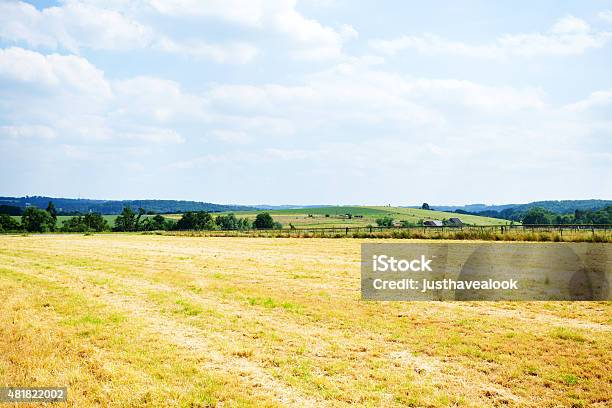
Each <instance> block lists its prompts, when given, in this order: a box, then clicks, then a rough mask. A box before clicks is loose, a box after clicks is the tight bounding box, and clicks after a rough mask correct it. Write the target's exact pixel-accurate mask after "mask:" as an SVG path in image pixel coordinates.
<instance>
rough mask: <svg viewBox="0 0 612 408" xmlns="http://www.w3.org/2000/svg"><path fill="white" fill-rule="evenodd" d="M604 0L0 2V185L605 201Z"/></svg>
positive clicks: (609, 158)
mask: <svg viewBox="0 0 612 408" xmlns="http://www.w3.org/2000/svg"><path fill="white" fill-rule="evenodd" d="M610 72H612V0H611V1H590V2H584V1H538V2H535V3H534V2H527V1H525V2H521V1H518V2H517V1H512V2H511V1H508V2H490V1H453V2H450V1H449V2H416V1H414V2H412V1H411V2H403V1H360V2H354V1H348V0H304V1H297V2H296V1H291V0H211V1H200V0H131V1H128V0H106V1H101V0H82V1H73V0H67V1H59V2H56V1H43V2H29V3H26V2H21V1H12V0H9V1H7V0H0V152H1V157H2V160H1V161H0V171H1V172H2V174H3V176H2V178H1V179H0V195H26V194H28V195H35V194H36V195H52V196H64V197H84V198H109V199H131V198H166V199H190V200H202V201H210V202H220V203H243V204H254V203H271V204H282V203H301V204H312V203H316V204H319V203H325V204H388V203H390V204H394V205H407V204H418V203H421V202H423V201H427V202H431V203H447V204H461V203H474V202H483V203H508V202H513V203H519V202H528V201H533V200H540V199H582V198H605V199H609V198H611V196H610V192H611V191H612V75H610Z"/></svg>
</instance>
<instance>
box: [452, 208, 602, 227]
mask: <svg viewBox="0 0 612 408" xmlns="http://www.w3.org/2000/svg"><path fill="white" fill-rule="evenodd" d="M455 213H457V214H470V215H479V216H482V217H491V218H500V219H504V220H510V221H520V222H522V223H523V224H531V225H535V224H540V225H549V224H559V225H561V224H612V205H609V206H607V207H604V208H601V209H599V210H579V209H577V210H574V212H573V213H569V214H560V213H557V212H554V211H551V210H548V209H546V208H544V207H530V208H528V209H526V210H525V209H520V208H507V209H505V210H502V211H493V210H490V211H479V212H476V213H473V212H468V211H464V210H455Z"/></svg>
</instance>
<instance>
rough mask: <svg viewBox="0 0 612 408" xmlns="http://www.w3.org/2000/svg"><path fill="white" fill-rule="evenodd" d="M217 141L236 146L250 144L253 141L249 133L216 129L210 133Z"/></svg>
mask: <svg viewBox="0 0 612 408" xmlns="http://www.w3.org/2000/svg"><path fill="white" fill-rule="evenodd" d="M210 133H211V134H212V135H213V136H214V137H215V138H216V139H218V140H220V141H222V142H226V143H234V144H248V143H251V142H252V141H253V138H252V137H251V136H249V134H248V133H247V132H244V131H240V130H226V129H215V130H213V131H211V132H210Z"/></svg>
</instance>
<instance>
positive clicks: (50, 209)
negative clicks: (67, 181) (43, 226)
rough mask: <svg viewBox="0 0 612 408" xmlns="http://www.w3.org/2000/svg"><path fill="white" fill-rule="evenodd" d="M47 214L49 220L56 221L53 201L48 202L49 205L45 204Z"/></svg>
mask: <svg viewBox="0 0 612 408" xmlns="http://www.w3.org/2000/svg"><path fill="white" fill-rule="evenodd" d="M47 212H48V213H49V215H51V218H53V219H54V220H55V221H57V210H56V209H55V204H53V201H49V204H47Z"/></svg>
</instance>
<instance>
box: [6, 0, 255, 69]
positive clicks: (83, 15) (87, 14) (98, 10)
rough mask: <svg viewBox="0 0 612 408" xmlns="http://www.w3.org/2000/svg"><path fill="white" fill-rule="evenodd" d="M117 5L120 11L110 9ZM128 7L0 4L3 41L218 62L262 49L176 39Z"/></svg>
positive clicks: (246, 56)
mask: <svg viewBox="0 0 612 408" xmlns="http://www.w3.org/2000/svg"><path fill="white" fill-rule="evenodd" d="M112 6H115V7H118V10H113V9H110V8H109V7H112ZM125 8H128V9H129V7H128V4H127V3H121V2H119V3H117V4H113V3H106V2H96V1H94V2H79V1H72V0H70V1H66V2H65V3H64V4H62V5H61V6H58V7H47V8H44V9H42V10H41V11H39V10H37V9H36V8H35V7H34V6H32V5H30V4H27V3H24V2H21V1H8V2H5V3H0V39H4V40H7V41H11V42H13V43H23V44H27V45H28V46H30V47H36V48H47V49H54V50H55V49H65V50H68V51H70V52H72V53H79V51H80V50H81V49H84V48H88V49H94V50H111V51H117V50H122V51H125V50H132V49H143V48H151V49H157V50H159V51H163V52H169V53H176V54H183V55H191V56H197V57H204V58H209V59H211V60H213V61H215V62H218V63H240V64H243V63H247V62H250V61H251V60H252V59H253V58H254V57H255V56H256V55H257V48H255V47H254V46H252V45H249V44H246V43H228V44H211V43H209V42H207V41H204V40H202V39H191V40H182V41H177V40H173V39H171V38H169V37H168V36H165V35H163V34H161V33H159V32H157V30H154V29H153V28H152V27H150V26H147V25H145V24H142V23H140V22H138V21H136V20H135V19H134V18H132V17H130V16H129V15H128V14H125V13H122V11H124V9H125Z"/></svg>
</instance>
